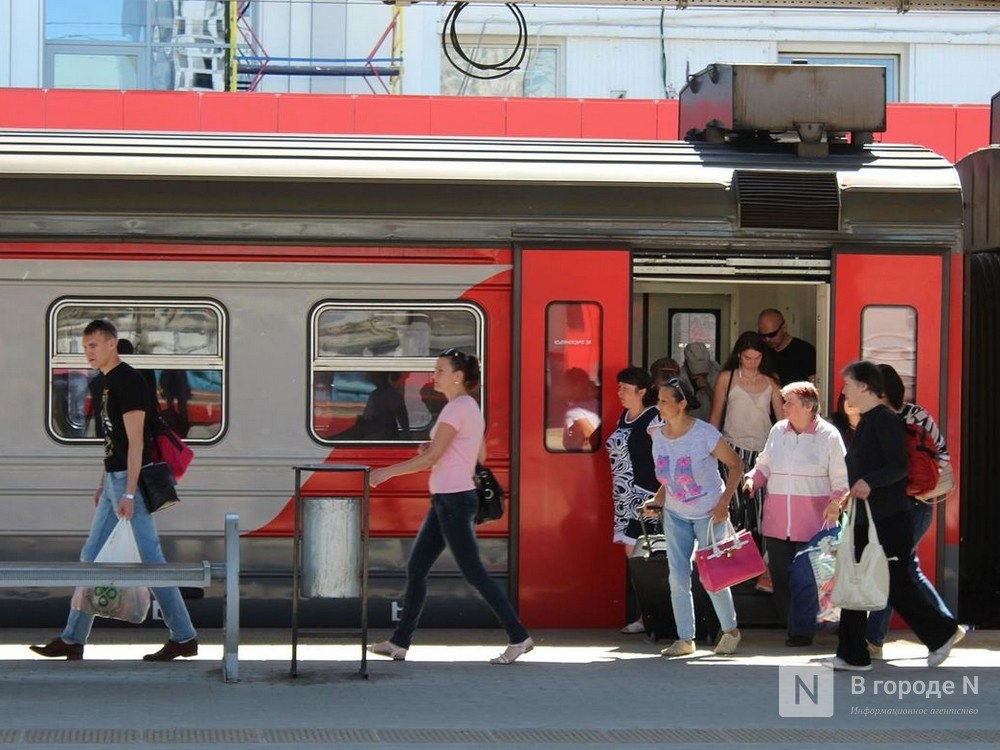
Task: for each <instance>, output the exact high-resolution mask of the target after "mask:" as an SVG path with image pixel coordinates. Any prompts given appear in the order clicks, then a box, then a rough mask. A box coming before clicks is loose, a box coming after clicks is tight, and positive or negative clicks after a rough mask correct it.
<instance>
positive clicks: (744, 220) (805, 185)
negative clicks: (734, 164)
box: [733, 169, 840, 231]
mask: <svg viewBox="0 0 1000 750" xmlns="http://www.w3.org/2000/svg"><path fill="white" fill-rule="evenodd" d="M733 187H734V189H735V191H736V200H737V203H738V205H739V212H740V214H739V225H740V227H741V228H743V229H748V228H755V229H826V230H830V231H837V230H838V229H839V228H840V191H839V189H838V186H837V175H836V174H833V173H831V172H755V171H750V170H744V169H738V170H736V173H735V176H734V178H733Z"/></svg>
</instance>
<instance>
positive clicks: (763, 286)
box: [631, 255, 836, 626]
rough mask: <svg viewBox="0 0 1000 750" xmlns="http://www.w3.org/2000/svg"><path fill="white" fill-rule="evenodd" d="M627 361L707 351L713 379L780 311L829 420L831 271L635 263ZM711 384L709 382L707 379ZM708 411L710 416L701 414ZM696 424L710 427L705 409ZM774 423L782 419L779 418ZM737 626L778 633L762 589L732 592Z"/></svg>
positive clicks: (755, 264)
mask: <svg viewBox="0 0 1000 750" xmlns="http://www.w3.org/2000/svg"><path fill="white" fill-rule="evenodd" d="M633 269H634V274H633V296H632V304H633V311H632V312H633V316H632V317H633V327H632V334H633V335H632V341H631V346H632V361H633V362H635V363H637V364H641V365H642V366H643V367H645V368H647V369H648V368H649V367H650V365H651V364H652V363H653V362H655V361H656V360H658V359H660V358H661V357H670V358H672V359H673V360H674V361H676V362H677V363H678V365H680V366H682V367H683V365H684V363H685V349H686V348H687V347H688V345H689V344H691V343H693V342H700V343H702V344H704V345H705V349H707V351H708V354H709V356H710V358H711V363H710V364H711V370H710V372H711V373H712V374H713V375H714V374H715V373H718V372H719V370H720V369H721V368H722V367H724V366H725V363H726V360H727V359H728V357H729V354H730V352H731V351H732V347H733V345H734V343H735V342H736V340H737V338H738V337H739V336H740V334H741V333H742V332H744V331H757V330H758V327H757V320H758V317H759V315H760V313H761V311H763V310H768V309H773V310H778V311H779V312H780V313H781V316H782V317H783V318H784V321H785V325H786V327H787V330H788V333H789V334H790V335H792V336H794V337H796V338H801V339H803V340H805V341H808V342H809V343H810V344H813V345H814V346H815V347H816V353H817V362H816V382H817V386H818V387H819V389H820V396H821V404H823V405H824V406H823V407H822V411H823V412H824V413H828V410H829V404H830V403H831V401H832V402H833V403H835V402H836V399H831V397H830V396H831V394H830V393H829V388H828V386H827V383H828V381H829V349H830V346H829V343H830V333H829V323H828V320H829V313H830V282H831V279H830V263H829V260H828V259H825V258H808V259H802V258H798V257H797V258H790V259H780V258H779V259H775V258H758V259H756V260H752V259H750V260H748V259H745V258H744V259H735V258H717V259H706V258H704V257H698V258H683V257H681V258H678V257H672V256H656V257H650V256H642V255H640V256H637V257H636V258H635V259H634V264H633ZM710 381H714V377H710ZM704 406H707V407H708V408H707V409H704ZM704 406H703V410H704V411H702V410H699V414H698V416H700V417H702V418H705V419H707V418H708V414H709V413H710V412H711V406H710V405H704ZM777 416H778V418H780V417H781V415H780V414H779V415H777ZM733 596H734V600H735V603H736V608H737V613H738V616H739V621H740V623H741V624H744V625H759V626H775V625H777V624H778V619H779V618H778V613H777V609H776V608H775V604H774V599H773V595H772V594H770V593H769V592H768V591H767V584H766V583H765V582H764V581H760V582H757V581H749V582H747V583H744V584H741V585H740V586H737V587H734V589H733Z"/></svg>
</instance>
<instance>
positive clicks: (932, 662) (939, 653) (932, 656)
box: [927, 625, 965, 667]
mask: <svg viewBox="0 0 1000 750" xmlns="http://www.w3.org/2000/svg"><path fill="white" fill-rule="evenodd" d="M963 638H965V627H964V626H962V625H959V626H958V627H957V628H955V634H954V635H953V636H952V637H951V638H949V639H948V640H947V641H945V642H944V645H943V646H941V648H938V649H935V650H933V651H931V652H930V653H929V654H927V666H928V667H940V666H941V664H942V663H943V662H944V660H945V659H947V658H948V654H950V653H951V647H952V646H954V645H955V644H956V643H958V642H959V641H960V640H962V639H963Z"/></svg>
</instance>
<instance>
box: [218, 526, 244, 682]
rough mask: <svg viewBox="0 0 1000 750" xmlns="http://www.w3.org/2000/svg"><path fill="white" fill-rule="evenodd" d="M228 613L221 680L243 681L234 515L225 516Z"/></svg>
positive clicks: (238, 563) (238, 537)
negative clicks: (240, 658) (240, 656)
mask: <svg viewBox="0 0 1000 750" xmlns="http://www.w3.org/2000/svg"><path fill="white" fill-rule="evenodd" d="M225 599H226V611H225V614H224V615H223V616H224V618H225V619H224V624H223V625H224V645H223V650H222V679H223V680H225V681H226V682H239V679H240V662H239V647H240V532H239V520H238V516H237V515H236V514H235V513H227V514H226V595H225Z"/></svg>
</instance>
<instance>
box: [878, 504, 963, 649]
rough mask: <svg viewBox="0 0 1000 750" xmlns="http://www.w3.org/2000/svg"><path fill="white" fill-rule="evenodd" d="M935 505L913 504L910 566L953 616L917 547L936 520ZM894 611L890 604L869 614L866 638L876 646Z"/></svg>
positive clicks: (944, 611)
mask: <svg viewBox="0 0 1000 750" xmlns="http://www.w3.org/2000/svg"><path fill="white" fill-rule="evenodd" d="M935 507H936V506H935V505H933V504H931V503H920V502H917V503H914V504H913V512H912V515H913V564H912V565H911V566H910V570H911V571H912V572H913V577H914V578H915V579H916V581H917V583H918V584H919V585H920V588H922V589H923V590H924V593H925V594H927V597H928V598H929V599H930V600H931V603H932V604H933V605H934V606H935V607H936V608H937V610H938V612H940V613H941V614H943V615H944V616H945V617H951V616H952V614H951V610H950V609H948V605H947V604H945V603H944V599H942V598H941V595H940V594H939V593H938V592H937V589H936V588H934V586H933V585H932V584H931V582H930V581H929V580H927V576H925V575H924V571H923V570H921V569H920V559H919V558H918V557H917V547H919V546H920V540H921V539H923V538H924V535H925V534H926V533H927V530H928V529H930V527H931V522H932V521H933V520H934V508H935ZM892 613H893V608H892V605H891V604H890V605H889V606H887V607H886V608H885V609H882V610H879V611H878V612H872V613H871V614H870V615H868V627H867V630H866V631H865V638H867V639H868V641H869V642H871V643H874V644H875V645H876V646H881V645H882V644H883V643H885V639H886V636H887V635H889V623H890V622H892Z"/></svg>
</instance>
